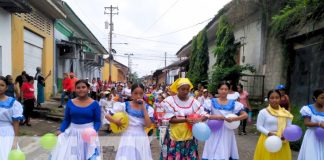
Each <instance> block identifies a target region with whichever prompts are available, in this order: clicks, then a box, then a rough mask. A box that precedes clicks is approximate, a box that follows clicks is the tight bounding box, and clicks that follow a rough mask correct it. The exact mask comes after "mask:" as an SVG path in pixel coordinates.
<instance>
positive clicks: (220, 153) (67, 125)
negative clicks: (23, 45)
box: [0, 73, 324, 160]
mask: <svg viewBox="0 0 324 160" xmlns="http://www.w3.org/2000/svg"><path fill="white" fill-rule="evenodd" d="M26 77H27V78H26V82H28V83H25V86H23V85H22V87H21V88H22V90H24V91H25V97H23V99H24V106H25V102H26V100H27V102H28V99H29V98H30V99H32V96H30V97H29V94H28V88H31V86H30V84H33V82H32V81H33V80H34V78H28V76H26ZM73 78H74V75H73V73H70V74H68V73H65V74H64V80H63V92H62V93H63V94H62V99H63V100H62V101H61V105H60V107H63V105H64V98H65V96H68V98H69V100H68V102H67V103H66V105H65V107H64V109H65V115H64V120H63V122H62V124H61V127H60V129H59V130H58V131H57V135H58V143H57V145H56V147H55V148H54V149H53V151H52V152H51V155H50V158H49V159H51V160H62V159H80V160H89V159H90V160H92V159H99V157H100V154H101V153H100V142H99V139H98V137H96V139H95V140H94V141H93V143H90V144H89V143H85V140H84V139H83V138H82V132H83V130H84V129H86V128H89V127H91V128H93V129H94V130H95V131H97V132H98V131H99V129H100V128H101V127H102V126H103V125H105V126H107V131H108V132H110V131H111V128H110V127H109V126H110V124H111V123H114V124H115V125H117V127H118V128H123V127H125V123H124V121H123V119H122V118H120V119H116V118H114V116H113V115H114V114H117V113H119V112H123V113H126V114H127V115H128V123H129V124H128V127H127V128H124V131H123V132H122V134H121V140H120V144H119V147H118V151H117V154H116V157H115V159H117V160H122V159H134V160H151V159H153V158H152V153H151V146H150V139H149V136H150V135H151V134H152V132H147V128H152V126H155V127H156V130H157V135H158V137H159V139H160V142H161V153H160V159H161V160H169V159H181V160H182V159H192V160H194V159H204V160H205V159H206V160H215V159H224V160H236V159H239V152H238V148H237V142H236V139H235V132H234V129H230V128H227V127H226V126H225V125H223V126H222V127H220V128H219V129H218V130H217V131H213V132H212V133H211V135H210V136H209V138H208V139H207V140H206V141H205V143H204V149H203V153H202V155H199V153H198V141H197V139H196V138H195V136H193V133H192V130H191V128H190V127H189V126H192V125H194V124H196V123H198V122H206V121H209V120H220V121H225V122H229V123H230V122H235V121H241V125H240V128H239V129H238V134H239V135H242V136H243V135H246V134H248V133H247V130H246V126H247V119H248V118H249V112H251V108H252V107H251V105H250V104H249V98H248V97H249V93H248V92H247V91H246V90H244V89H243V85H241V84H229V83H227V82H222V83H220V84H219V85H218V87H217V91H214V92H216V93H217V94H216V95H213V94H211V93H210V92H208V90H207V89H206V88H205V87H204V86H202V85H199V86H197V87H195V86H193V85H192V83H191V82H190V80H189V79H187V78H179V79H177V80H176V81H175V82H174V83H173V84H172V85H170V86H159V85H152V86H144V85H142V84H141V83H133V82H131V81H129V82H127V84H123V83H117V84H116V85H108V84H107V83H106V82H102V81H101V80H100V79H92V81H91V82H89V80H88V79H85V80H77V79H75V80H74V81H73V80H72V79H73ZM44 79H46V78H44ZM9 81H10V80H9V79H7V78H4V77H0V111H2V112H0V113H1V115H0V126H3V124H5V125H4V126H6V127H7V128H3V127H1V128H0V134H3V132H2V131H3V130H6V134H7V135H11V136H12V137H14V135H18V128H19V125H17V122H18V120H20V119H22V118H25V119H26V118H27V119H28V115H25V114H24V115H23V112H24V113H25V112H26V111H27V112H29V111H28V110H26V111H25V108H24V109H23V108H22V105H20V103H19V101H17V100H15V99H14V98H9V97H8V96H6V94H5V93H6V91H8V90H9V88H10V82H9ZM10 91H11V92H14V91H15V89H12V88H11V89H10ZM29 91H31V90H29ZM284 91H285V86H284V85H279V86H278V87H277V88H276V89H274V90H271V91H269V93H268V96H267V99H268V106H267V107H266V108H264V109H262V110H261V111H260V112H259V114H258V116H257V122H256V126H257V130H258V131H259V132H260V137H259V140H258V143H257V145H256V149H255V154H254V159H255V160H274V159H276V160H291V159H292V156H291V150H290V146H289V142H288V141H287V140H285V138H284V137H283V131H284V129H285V128H286V127H288V126H289V125H291V122H292V119H293V115H292V114H291V113H290V110H291V105H290V102H289V101H290V100H289V97H288V95H287V94H285V92H284ZM313 98H314V103H313V104H309V105H306V106H304V107H302V109H301V110H300V113H301V115H302V116H303V118H304V124H305V125H306V126H307V127H308V130H307V131H306V133H305V136H304V139H303V144H302V147H301V150H300V152H299V157H298V159H299V160H308V159H312V160H313V159H314V160H324V152H323V148H324V141H320V140H317V139H316V135H315V133H314V132H315V131H314V130H315V128H317V127H320V128H324V90H323V89H318V90H315V91H314V94H313ZM28 103H31V102H28ZM28 103H27V104H28ZM230 114H235V115H236V116H235V117H229V116H228V115H230ZM192 115H198V116H197V117H194V118H192ZM26 123H27V124H28V121H26ZM8 128H10V129H8ZM153 128H154V127H153ZM274 135H275V136H278V137H280V138H281V139H282V143H283V145H282V148H281V149H280V150H279V151H278V152H275V153H272V152H270V151H268V150H267V149H266V147H265V145H264V143H265V140H266V138H267V137H269V136H274ZM1 137H2V135H1ZM16 143H17V142H16V141H15V140H14V139H10V138H7V141H5V146H8V147H2V148H0V158H1V156H2V157H6V156H7V155H8V152H9V151H10V150H11V147H15V146H16ZM76 146H77V147H76ZM75 147H76V148H75ZM3 148H5V149H3ZM72 153H73V154H72ZM1 159H6V158H1Z"/></svg>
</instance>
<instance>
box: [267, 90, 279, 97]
mask: <svg viewBox="0 0 324 160" xmlns="http://www.w3.org/2000/svg"><path fill="white" fill-rule="evenodd" d="M274 92H276V93H278V94H279V96H280V97H281V94H280V92H279V90H277V89H276V90H271V91H269V92H268V99H270V95H271V94H272V93H274Z"/></svg>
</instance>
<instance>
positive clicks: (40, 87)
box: [34, 67, 52, 107]
mask: <svg viewBox="0 0 324 160" xmlns="http://www.w3.org/2000/svg"><path fill="white" fill-rule="evenodd" d="M36 72H37V73H36V75H35V77H34V80H36V81H37V107H41V103H44V99H45V94H44V87H45V81H46V79H47V78H48V77H49V76H50V75H51V73H52V71H51V70H50V71H49V72H48V74H47V75H46V77H45V78H44V77H43V75H42V70H41V68H40V67H37V68H36Z"/></svg>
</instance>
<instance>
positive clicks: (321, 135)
mask: <svg viewBox="0 0 324 160" xmlns="http://www.w3.org/2000/svg"><path fill="white" fill-rule="evenodd" d="M315 135H316V136H317V138H318V139H320V140H324V129H323V128H321V127H317V128H316V129H315Z"/></svg>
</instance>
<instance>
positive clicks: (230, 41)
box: [214, 16, 237, 67]
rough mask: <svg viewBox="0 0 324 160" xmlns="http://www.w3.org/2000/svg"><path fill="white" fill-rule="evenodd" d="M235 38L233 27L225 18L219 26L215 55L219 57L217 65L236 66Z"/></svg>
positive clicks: (222, 18)
mask: <svg viewBox="0 0 324 160" xmlns="http://www.w3.org/2000/svg"><path fill="white" fill-rule="evenodd" d="M234 41H235V37H234V33H233V30H232V28H231V26H230V25H229V24H228V22H227V20H226V19H225V17H224V16H222V17H221V18H220V22H219V24H218V26H217V31H216V40H215V48H214V55H215V56H217V60H216V65H219V66H221V67H230V66H233V65H235V64H236V62H235V56H236V47H237V46H236V45H234Z"/></svg>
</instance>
